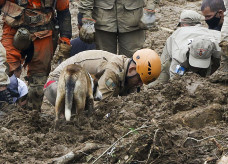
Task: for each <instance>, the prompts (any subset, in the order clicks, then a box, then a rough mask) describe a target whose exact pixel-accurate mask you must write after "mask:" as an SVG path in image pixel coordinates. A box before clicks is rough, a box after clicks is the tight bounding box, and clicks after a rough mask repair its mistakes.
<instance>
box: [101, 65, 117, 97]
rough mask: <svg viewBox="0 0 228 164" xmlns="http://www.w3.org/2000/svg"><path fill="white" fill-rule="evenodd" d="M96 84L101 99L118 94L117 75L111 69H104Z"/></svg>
mask: <svg viewBox="0 0 228 164" xmlns="http://www.w3.org/2000/svg"><path fill="white" fill-rule="evenodd" d="M98 85H99V90H100V91H101V93H102V99H106V98H109V97H117V96H118V95H119V90H120V88H119V77H118V76H117V75H116V74H115V73H114V72H113V71H112V70H109V69H106V71H105V72H104V74H103V75H102V76H101V78H100V79H99V81H98Z"/></svg>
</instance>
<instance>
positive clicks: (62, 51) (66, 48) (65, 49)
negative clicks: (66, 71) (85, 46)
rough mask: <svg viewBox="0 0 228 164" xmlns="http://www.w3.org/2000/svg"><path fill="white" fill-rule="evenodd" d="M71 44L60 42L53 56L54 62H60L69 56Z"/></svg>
mask: <svg viewBox="0 0 228 164" xmlns="http://www.w3.org/2000/svg"><path fill="white" fill-rule="evenodd" d="M70 51H71V45H68V44H65V43H60V44H59V51H58V53H57V54H56V55H55V56H54V63H56V64H57V63H58V64H60V63H62V62H63V61H64V60H66V59H67V58H69V57H70Z"/></svg>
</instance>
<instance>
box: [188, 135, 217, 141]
mask: <svg viewBox="0 0 228 164" xmlns="http://www.w3.org/2000/svg"><path fill="white" fill-rule="evenodd" d="M216 136H217V135H215V136H209V137H206V138H203V139H200V140H198V139H196V138H193V137H187V138H186V140H185V142H186V141H187V140H194V141H196V142H197V143H198V142H201V141H204V140H207V139H210V138H214V137H216ZM185 142H184V143H185Z"/></svg>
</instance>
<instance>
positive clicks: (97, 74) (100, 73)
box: [95, 69, 105, 79]
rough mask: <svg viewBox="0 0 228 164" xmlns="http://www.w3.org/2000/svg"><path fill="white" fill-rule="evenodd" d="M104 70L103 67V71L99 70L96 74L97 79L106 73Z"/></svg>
mask: <svg viewBox="0 0 228 164" xmlns="http://www.w3.org/2000/svg"><path fill="white" fill-rule="evenodd" d="M104 72H105V70H104V69H103V70H101V71H99V72H97V73H96V74H95V78H96V79H100V78H101V76H102V75H103V74H104Z"/></svg>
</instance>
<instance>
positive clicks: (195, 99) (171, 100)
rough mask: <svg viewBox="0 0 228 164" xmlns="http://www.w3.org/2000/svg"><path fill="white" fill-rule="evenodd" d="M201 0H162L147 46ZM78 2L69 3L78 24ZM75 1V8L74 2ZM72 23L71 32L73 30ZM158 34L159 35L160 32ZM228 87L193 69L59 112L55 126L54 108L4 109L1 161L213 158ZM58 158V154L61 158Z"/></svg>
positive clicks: (223, 129) (198, 163)
mask: <svg viewBox="0 0 228 164" xmlns="http://www.w3.org/2000/svg"><path fill="white" fill-rule="evenodd" d="M200 2H201V1H196V2H188V1H181V0H180V1H179V0H178V1H171V0H169V1H161V4H160V7H159V8H158V10H157V12H158V13H157V15H158V17H160V19H158V25H157V29H155V31H150V32H147V36H148V37H147V40H146V43H145V47H149V48H154V49H155V50H156V51H158V52H159V53H161V51H162V48H163V46H164V44H165V40H166V38H167V37H168V36H169V35H170V32H169V31H164V30H162V28H161V27H164V28H169V29H171V30H174V29H175V25H176V24H177V22H178V16H179V14H180V12H181V10H182V9H184V8H188V9H195V10H197V11H198V9H199V7H200ZM76 6H77V2H72V4H71V8H72V10H71V13H72V15H73V18H72V21H73V25H74V26H75V25H76V22H75V21H76V19H75V16H76V13H74V12H75V11H76V10H77V9H76V8H75V7H76ZM73 7H74V8H73ZM77 33H78V31H77V29H76V28H75V27H74V36H77ZM158 38H159V39H158ZM227 104H228V86H227V84H218V83H211V82H210V80H209V79H207V78H201V77H199V76H197V75H195V74H193V73H187V74H186V76H183V77H181V78H177V79H174V80H173V81H171V82H169V83H168V84H165V85H160V84H158V85H157V86H155V87H153V88H151V89H147V87H146V86H145V87H144V88H143V89H142V91H141V92H140V93H134V94H131V95H128V96H124V97H117V98H111V99H109V100H106V101H101V102H99V103H98V105H97V107H96V110H95V112H94V114H93V115H92V116H90V117H87V116H85V115H82V116H81V118H79V119H78V118H76V117H75V116H74V117H73V119H72V121H71V122H70V123H66V122H65V121H64V119H62V121H61V123H60V126H59V127H58V128H56V129H54V126H53V125H54V111H53V107H52V106H51V105H50V104H49V103H48V102H47V101H46V100H44V103H43V105H42V113H38V112H36V111H26V110H22V109H19V108H16V107H11V108H4V109H2V114H1V117H0V163H57V162H56V161H58V160H59V157H61V156H64V155H66V154H68V153H70V152H71V153H70V154H69V155H68V157H70V155H72V154H73V157H72V158H70V159H71V160H70V161H69V162H68V163H93V162H95V163H121V164H122V163H128V164H141V163H154V164H202V163H207V164H215V163H216V162H217V161H218V160H219V159H220V158H221V157H222V156H223V155H225V154H227V153H228V128H227V123H228V105H227ZM59 161H60V160H59Z"/></svg>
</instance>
